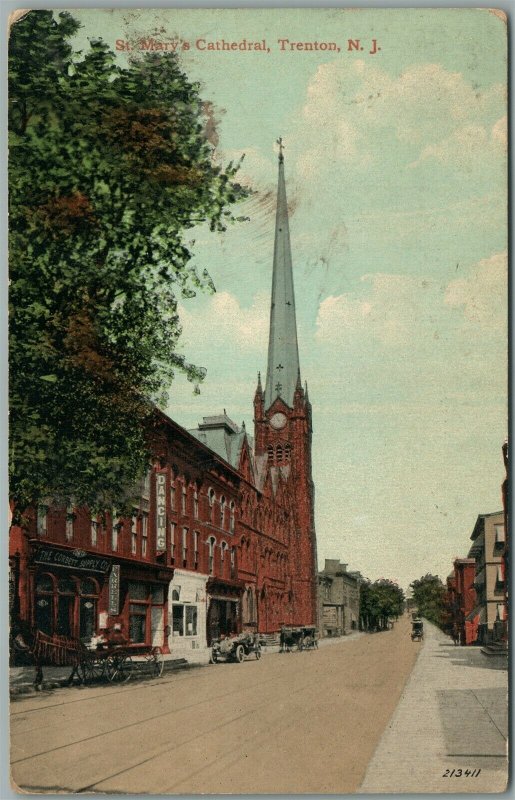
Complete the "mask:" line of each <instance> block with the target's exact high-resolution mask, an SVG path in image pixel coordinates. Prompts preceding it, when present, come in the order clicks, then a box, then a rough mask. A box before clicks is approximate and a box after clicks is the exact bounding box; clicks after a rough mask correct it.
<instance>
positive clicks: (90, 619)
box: [79, 578, 98, 639]
mask: <svg viewBox="0 0 515 800" xmlns="http://www.w3.org/2000/svg"><path fill="white" fill-rule="evenodd" d="M97 601H98V586H97V584H96V581H94V580H93V579H92V578H84V579H83V580H82V581H81V584H80V600H79V630H80V633H79V635H80V637H81V639H90V638H91V637H92V636H94V634H95V632H96V619H97Z"/></svg>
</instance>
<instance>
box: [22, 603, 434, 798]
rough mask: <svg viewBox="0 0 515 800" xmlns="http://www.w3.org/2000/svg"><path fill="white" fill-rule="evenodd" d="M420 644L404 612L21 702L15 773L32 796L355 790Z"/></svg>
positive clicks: (342, 791) (393, 707)
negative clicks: (359, 630) (311, 645)
mask: <svg viewBox="0 0 515 800" xmlns="http://www.w3.org/2000/svg"><path fill="white" fill-rule="evenodd" d="M419 648H420V644H418V643H412V642H411V640H410V637H409V621H408V619H407V618H404V619H401V620H399V622H398V623H397V624H396V626H395V627H394V629H393V630H391V631H387V632H385V633H380V634H374V635H364V636H361V637H359V638H356V639H353V640H347V641H346V640H345V639H343V640H341V641H339V642H338V643H332V644H331V645H330V646H327V647H321V648H320V649H319V650H318V651H314V652H301V653H297V652H294V653H290V654H286V653H285V654H277V653H274V654H269V655H266V656H264V657H263V658H262V659H261V660H260V661H254V660H250V659H249V660H248V661H246V662H245V663H243V664H217V665H213V666H209V667H203V668H198V669H194V670H190V671H186V672H181V673H177V674H170V675H168V676H164V677H163V678H161V679H160V680H151V681H142V682H140V683H128V684H126V685H123V686H118V687H116V686H103V685H99V686H96V687H93V686H92V687H86V688H70V689H61V690H58V691H56V692H53V693H51V694H47V695H44V696H42V695H38V696H32V697H21V698H20V699H17V700H16V701H15V702H13V704H12V707H11V742H12V776H13V780H14V781H15V782H16V784H18V786H20V787H21V788H23V789H25V790H29V791H30V790H32V791H40V790H46V791H52V790H54V791H59V790H60V791H63V790H64V791H71V792H80V791H88V792H92V791H99V792H134V793H149V792H151V793H162V794H164V793H177V794H189V793H199V792H208V793H215V794H218V793H228V792H235V793H285V792H290V793H305V792H309V793H328V792H332V793H347V792H355V791H356V790H357V789H358V788H359V786H360V783H361V781H362V779H363V776H364V774H365V770H366V767H367V764H368V762H369V761H370V759H371V757H372V755H373V752H374V749H375V747H376V744H377V742H378V740H379V738H380V736H381V734H382V732H383V730H384V729H385V727H386V725H387V723H388V720H389V719H390V716H391V715H392V713H393V711H394V709H395V707H396V705H397V702H398V700H399V697H400V694H401V691H402V688H403V686H404V684H405V682H406V680H407V678H408V676H409V674H410V672H411V669H412V667H413V665H414V662H415V659H416V656H417V653H418V651H419Z"/></svg>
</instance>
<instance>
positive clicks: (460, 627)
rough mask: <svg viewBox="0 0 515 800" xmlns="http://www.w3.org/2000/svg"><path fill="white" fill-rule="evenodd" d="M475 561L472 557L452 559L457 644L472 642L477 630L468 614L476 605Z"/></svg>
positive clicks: (474, 639)
mask: <svg viewBox="0 0 515 800" xmlns="http://www.w3.org/2000/svg"><path fill="white" fill-rule="evenodd" d="M475 574H476V563H475V561H474V559H473V558H456V559H455V560H454V580H455V602H456V608H455V619H454V622H455V626H456V630H457V633H458V637H459V644H462V645H465V644H474V642H475V641H476V639H477V631H476V629H475V626H474V624H473V622H472V621H471V620H468V616H469V615H470V614H471V612H473V611H474V609H475V607H476V601H477V596H476V590H475V588H474V581H475Z"/></svg>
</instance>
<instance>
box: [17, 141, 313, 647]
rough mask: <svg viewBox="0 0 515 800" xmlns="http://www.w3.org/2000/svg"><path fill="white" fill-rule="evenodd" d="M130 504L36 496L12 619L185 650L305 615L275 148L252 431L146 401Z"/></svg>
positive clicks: (292, 329) (300, 444) (309, 616)
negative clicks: (267, 304)
mask: <svg viewBox="0 0 515 800" xmlns="http://www.w3.org/2000/svg"><path fill="white" fill-rule="evenodd" d="M155 419H156V424H155V431H154V436H153V440H152V450H153V464H152V468H151V469H150V470H149V472H148V474H147V476H146V479H145V480H144V481H143V483H142V485H141V486H140V487H138V489H137V491H136V493H135V497H134V502H133V510H132V514H131V515H130V516H129V517H123V518H122V517H121V516H119V515H118V514H117V513H116V511H115V510H108V511H107V512H105V513H103V514H101V515H100V514H99V515H98V516H97V515H93V516H92V515H91V513H90V511H89V510H88V509H85V508H75V507H72V506H70V507H68V508H56V507H53V506H52V504H49V505H46V504H45V503H44V502H41V504H40V505H39V506H38V508H37V509H33V510H32V511H31V512H28V514H27V523H26V525H24V527H23V529H22V528H19V527H14V526H13V527H12V528H11V533H10V550H9V553H10V557H9V568H10V571H9V588H10V595H9V596H10V610H11V614H12V618H15V619H18V618H19V619H20V620H21V621H22V622H26V623H28V624H29V625H30V626H31V627H32V628H34V627H37V628H40V629H42V630H44V631H45V632H47V633H60V634H65V635H71V636H75V637H82V638H86V637H89V636H91V635H92V634H94V633H99V632H101V631H104V630H106V629H111V628H112V627H113V625H114V624H115V623H118V624H120V625H122V626H123V630H124V632H125V635H126V636H127V637H128V638H129V639H130V640H131V641H132V642H141V643H146V644H154V645H159V646H162V647H164V648H165V649H168V648H169V649H170V650H172V651H173V652H174V653H177V654H180V655H187V656H193V657H194V656H195V654H196V653H199V652H201V651H204V650H205V649H206V647H208V646H209V644H210V642H211V640H212V638H214V637H215V636H218V635H219V634H220V633H230V632H234V631H239V630H241V629H242V628H243V629H252V630H259V631H260V632H264V633H266V632H274V631H277V630H278V629H279V628H280V626H281V624H283V623H290V624H297V625H301V624H311V623H316V622H317V611H318V609H317V573H316V569H317V567H316V536H315V528H314V487H313V481H312V475H311V436H312V426H311V404H310V402H309V399H308V392H307V386H305V387H303V385H302V383H301V379H300V366H299V355H298V346H297V328H296V318H295V297H294V290H293V271H292V258H291V250H290V235H289V225H288V209H287V200H286V188H285V177H284V158H283V154H282V148H281V152H280V155H279V186H278V196H277V214H276V231H275V244H274V261H273V278H272V301H271V314H270V335H269V342H268V365H267V373H266V384H265V388H264V389H263V387H262V384H261V380H260V378H258V385H257V389H256V391H255V395H254V436H253V437H251V436H249V435H248V433H247V432H246V430H245V427H244V426H241V427H238V426H237V425H235V423H234V422H232V420H231V419H230V418H229V417H228V416H227V414H226V413H225V411H224V413H223V414H219V415H217V416H208V417H204V419H203V422H202V423H200V425H199V426H198V428H196V429H195V430H190V431H187V430H185V429H184V428H183V427H181V426H180V425H178V424H177V423H176V422H175V421H173V420H172V419H170V418H169V417H167V416H166V415H165V414H163V413H161V412H159V411H156V415H155Z"/></svg>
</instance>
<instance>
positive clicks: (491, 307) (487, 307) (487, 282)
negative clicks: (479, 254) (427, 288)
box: [445, 251, 508, 331]
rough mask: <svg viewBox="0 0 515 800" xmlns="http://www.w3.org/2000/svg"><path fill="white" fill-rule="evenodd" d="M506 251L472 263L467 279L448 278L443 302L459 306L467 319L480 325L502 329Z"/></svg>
mask: <svg viewBox="0 0 515 800" xmlns="http://www.w3.org/2000/svg"><path fill="white" fill-rule="evenodd" d="M507 269H508V254H507V252H506V251H505V252H503V253H496V254H495V255H493V256H491V257H490V258H484V259H483V260H482V261H480V262H479V263H478V264H475V265H474V266H473V267H472V268H471V269H470V270H469V274H468V276H467V277H466V278H457V279H456V280H454V281H451V282H450V283H449V285H448V286H447V289H446V292H445V302H446V303H447V305H449V306H451V307H452V308H462V309H463V312H464V314H465V316H466V317H467V319H469V320H471V321H473V322H476V323H478V324H479V325H481V326H482V327H485V328H490V329H495V330H501V331H502V330H505V329H506V324H507V319H506V313H507V291H508V285H507Z"/></svg>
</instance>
